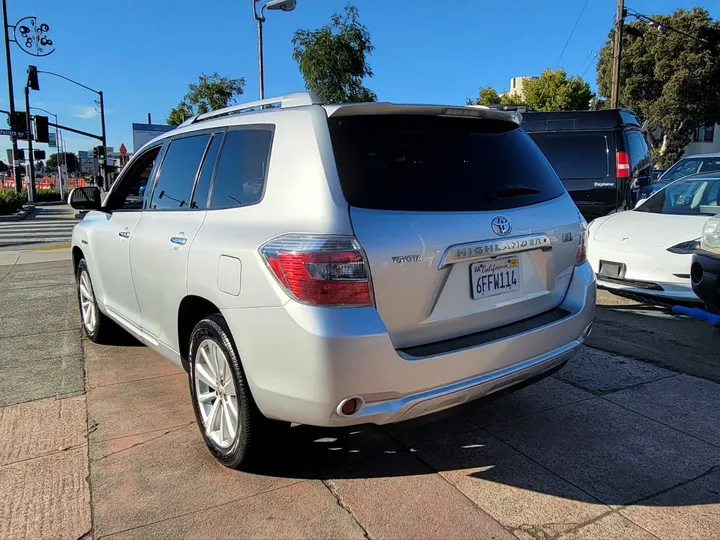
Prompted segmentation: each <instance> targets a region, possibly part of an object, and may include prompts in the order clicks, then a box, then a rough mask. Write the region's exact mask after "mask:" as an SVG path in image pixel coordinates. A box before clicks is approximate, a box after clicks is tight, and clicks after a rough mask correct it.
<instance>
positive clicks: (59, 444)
mask: <svg viewBox="0 0 720 540" xmlns="http://www.w3.org/2000/svg"><path fill="white" fill-rule="evenodd" d="M50 253H51V252H46V253H45V254H47V255H49V256H57V254H55V253H53V254H52V255H50ZM23 256H25V257H26V258H27V257H28V255H27V254H19V255H18V257H17V260H16V261H15V262H14V263H12V265H11V266H0V280H1V281H0V306H2V307H1V308H0V324H1V325H2V326H0V328H2V329H3V331H2V334H0V498H2V499H3V500H4V501H10V502H9V504H5V505H0V538H13V539H14V538H80V537H85V538H90V537H93V538H105V537H110V538H124V539H127V538H330V537H332V538H420V537H422V538H427V537H432V538H497V539H509V538H521V539H532V540H541V539H542V540H544V539H551V538H552V539H554V538H563V539H578V540H579V539H596V538H609V537H613V538H627V539H654V538H660V539H668V540H669V539H676V538H696V539H701V540H705V539H707V540H710V539H713V538H716V537H717V531H718V530H720V412H718V407H717V403H719V402H720V385H718V384H716V383H714V382H711V381H709V380H707V379H704V378H698V377H694V376H690V375H686V374H683V373H680V372H679V371H676V370H668V369H665V368H663V367H661V366H658V365H653V364H649V363H647V362H643V361H639V360H637V359H632V358H628V357H626V356H619V355H615V354H612V353H609V352H605V351H600V350H598V349H594V348H585V349H583V351H582V352H581V354H580V355H579V356H577V357H576V358H575V359H574V360H573V361H572V362H571V363H570V364H569V365H568V366H567V367H566V368H565V369H564V370H562V371H561V372H559V373H558V374H557V375H556V376H554V377H551V378H549V379H546V380H544V381H542V382H541V383H538V384H536V385H533V386H530V387H527V388H524V389H522V390H520V391H518V392H515V393H513V394H510V395H507V396H503V397H500V398H497V399H494V400H492V401H485V402H481V403H473V404H469V405H468V406H466V407H464V408H462V409H461V410H459V411H455V412H454V413H453V414H449V413H446V414H445V415H444V416H442V417H434V418H431V419H421V420H418V421H415V422H412V423H406V424H400V425H396V426H389V427H387V428H379V427H376V426H359V427H356V428H348V429H339V430H329V429H319V428H311V427H307V426H296V427H293V428H292V429H291V430H290V434H289V435H288V438H287V440H286V441H285V444H283V445H282V446H281V447H277V448H275V449H274V450H273V452H271V454H270V455H269V456H268V459H267V460H266V462H265V463H264V464H262V465H261V466H260V467H259V468H257V469H256V470H255V471H253V473H241V472H236V471H230V470H227V469H225V468H223V467H222V466H220V465H218V464H217V463H216V462H215V461H214V460H213V459H212V458H211V457H210V455H209V453H208V452H207V451H206V449H205V447H204V444H203V442H202V439H201V437H200V435H199V433H198V429H197V426H196V425H195V424H194V418H193V414H192V409H191V406H190V401H189V392H188V388H187V378H186V375H185V374H184V373H183V372H182V371H181V370H178V369H177V368H175V367H174V366H173V365H171V364H170V363H168V362H167V361H165V360H163V359H162V358H160V357H159V356H158V355H157V354H155V353H153V352H152V351H150V350H149V349H147V348H145V347H143V346H141V345H140V344H139V343H137V342H135V341H134V340H132V339H131V338H120V339H118V341H117V343H115V344H114V345H109V346H98V345H95V344H93V343H90V342H89V341H87V340H84V339H82V338H81V333H80V329H79V318H78V316H79V315H78V313H77V311H78V310H77V303H76V300H75V298H74V286H73V282H72V273H71V269H70V263H69V261H68V260H67V258H68V255H66V260H65V261H49V262H43V263H30V264H27V263H22V262H19V261H20V260H22V259H23ZM35 257H36V258H37V255H35ZM34 284H35V285H34ZM601 298H602V296H601ZM656 318H657V317H652V316H651V317H649V318H648V320H649V321H651V322H647V323H646V324H647V325H648V327H649V328H650V329H655V330H656V334H655V336H656V337H655V339H656V340H658V341H661V340H663V339H664V334H663V333H662V332H661V331H660V330H658V328H656V327H655V326H653V324H654V323H653V322H652V321H654V320H655V319H656ZM16 319H17V320H18V321H19V322H16ZM694 323H695V324H696V325H697V328H695V327H692V330H691V331H692V332H696V333H697V335H701V334H702V331H701V330H702V323H698V322H694ZM663 324H665V323H660V325H661V328H662V327H663V326H662V325H663ZM708 328H709V327H708ZM705 330H707V329H705ZM693 335H695V334H693ZM33 336H34V337H33ZM656 346H657V347H658V348H663V349H664V350H665V354H667V355H670V354H671V353H672V351H675V352H676V353H681V352H682V351H684V350H685V348H684V345H683V344H682V343H680V344H678V343H675V341H673V339H670V340H666V341H664V342H662V343H657V344H656ZM678 369H680V368H678Z"/></svg>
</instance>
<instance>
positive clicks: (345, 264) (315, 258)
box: [260, 234, 373, 306]
mask: <svg viewBox="0 0 720 540" xmlns="http://www.w3.org/2000/svg"><path fill="white" fill-rule="evenodd" d="M260 254H261V255H262V257H263V258H264V259H265V262H266V263H267V265H268V268H270V270H271V271H272V273H273V275H274V276H275V279H277V281H278V283H279V284H280V285H281V286H282V287H283V289H285V292H286V293H288V294H289V295H290V296H291V297H292V298H294V299H296V300H299V301H300V302H304V303H307V304H313V305H319V306H370V305H372V303H373V302H372V294H371V291H370V277H369V273H368V265H367V261H366V260H365V256H364V254H363V252H362V249H361V247H360V244H359V243H358V241H357V240H356V239H355V238H353V237H351V236H323V235H304V234H287V235H284V236H280V237H278V238H275V239H274V240H271V241H270V242H268V243H267V244H265V245H264V246H262V247H261V248H260Z"/></svg>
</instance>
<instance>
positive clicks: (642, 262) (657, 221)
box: [588, 172, 720, 301]
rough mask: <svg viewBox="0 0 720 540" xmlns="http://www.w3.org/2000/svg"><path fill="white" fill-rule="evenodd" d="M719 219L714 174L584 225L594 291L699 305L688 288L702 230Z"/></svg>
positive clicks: (719, 184)
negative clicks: (600, 289)
mask: <svg viewBox="0 0 720 540" xmlns="http://www.w3.org/2000/svg"><path fill="white" fill-rule="evenodd" d="M719 213H720V173H718V172H715V173H708V174H702V175H696V176H690V177H686V178H683V179H682V180H677V181H675V182H673V183H671V184H668V185H667V186H666V187H664V188H663V189H661V190H660V191H658V192H656V193H654V194H653V195H651V196H650V198H648V199H644V200H642V201H640V202H639V203H638V205H637V207H636V208H635V209H634V210H630V211H628V212H620V213H617V214H612V215H609V216H604V217H601V218H598V219H596V220H594V221H592V222H591V223H590V225H589V231H588V232H589V239H588V260H589V261H590V264H591V265H592V268H593V270H594V271H595V273H596V274H597V279H598V285H600V286H602V287H606V288H608V289H618V290H623V291H627V292H633V293H642V294H648V295H653V296H659V297H663V298H668V299H672V300H690V301H699V298H698V297H697V296H696V295H695V293H693V290H692V286H691V283H690V265H691V263H692V255H693V253H694V252H695V251H697V250H698V249H699V247H700V236H701V234H702V229H703V225H704V224H705V222H706V221H707V220H708V218H710V217H712V216H714V215H716V214H719Z"/></svg>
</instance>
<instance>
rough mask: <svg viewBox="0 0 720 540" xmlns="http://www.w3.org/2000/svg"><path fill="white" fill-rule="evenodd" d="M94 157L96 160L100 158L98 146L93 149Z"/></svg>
mask: <svg viewBox="0 0 720 540" xmlns="http://www.w3.org/2000/svg"><path fill="white" fill-rule="evenodd" d="M93 157H94V158H95V159H97V157H98V147H97V146H96V147H95V148H93Z"/></svg>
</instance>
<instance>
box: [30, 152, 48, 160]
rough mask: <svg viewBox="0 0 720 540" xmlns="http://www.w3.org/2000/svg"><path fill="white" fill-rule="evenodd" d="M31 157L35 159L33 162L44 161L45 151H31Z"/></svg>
mask: <svg viewBox="0 0 720 540" xmlns="http://www.w3.org/2000/svg"><path fill="white" fill-rule="evenodd" d="M33 157H34V158H35V161H39V160H41V159H45V150H33Z"/></svg>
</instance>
